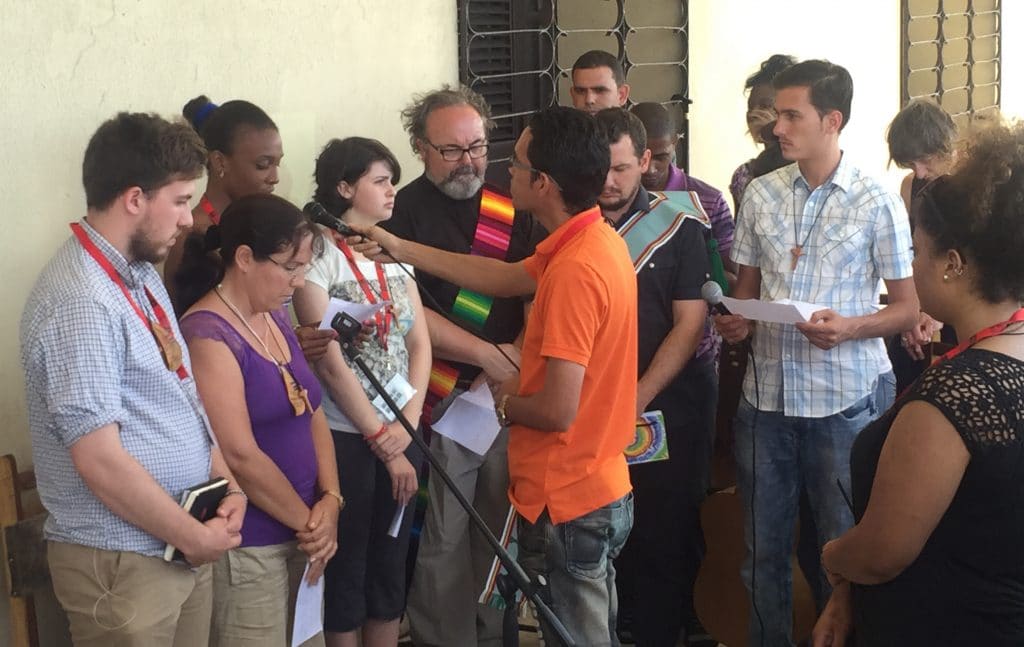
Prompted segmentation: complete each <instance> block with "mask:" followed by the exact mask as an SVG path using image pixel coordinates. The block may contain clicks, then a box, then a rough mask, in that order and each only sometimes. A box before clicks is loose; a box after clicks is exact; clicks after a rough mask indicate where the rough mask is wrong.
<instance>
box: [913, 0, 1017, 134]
mask: <svg viewBox="0 0 1024 647" xmlns="http://www.w3.org/2000/svg"><path fill="white" fill-rule="evenodd" d="M901 2H902V12H903V21H902V30H901V31H902V42H903V48H902V50H903V51H902V74H901V79H902V83H901V92H900V94H901V105H906V103H907V102H908V101H910V100H911V99H913V98H917V97H934V98H935V100H936V101H938V102H939V104H940V105H941V106H942V107H943V108H945V109H946V111H947V112H949V113H950V114H951V115H952V116H953V119H954V120H955V121H956V122H957V123H958V124H959V125H964V124H965V123H966V122H967V120H969V119H970V118H971V117H972V116H974V115H977V114H984V113H986V112H990V111H993V110H996V109H998V107H999V101H1000V94H1001V92H1000V90H1001V88H1000V82H1001V73H1002V69H1001V62H1000V59H1001V55H1002V40H1001V38H1002V37H1001V31H1002V13H1001V0H901Z"/></svg>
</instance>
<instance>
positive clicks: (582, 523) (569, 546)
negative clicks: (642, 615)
mask: <svg viewBox="0 0 1024 647" xmlns="http://www.w3.org/2000/svg"><path fill="white" fill-rule="evenodd" d="M632 526H633V494H632V493H630V494H627V495H626V496H624V497H622V498H621V499H619V500H617V501H613V502H612V503H609V504H608V505H606V506H604V507H601V508H598V509H597V510H594V511H593V512H589V513H587V514H585V515H583V516H582V517H577V518H575V519H573V520H571V521H566V522H565V523H560V524H553V523H551V517H549V516H548V511H547V510H545V511H544V512H542V513H541V515H540V517H538V518H537V521H536V523H530V522H529V521H527V520H526V519H524V518H523V517H519V525H518V529H517V532H518V542H519V563H520V565H522V567H523V570H525V571H526V573H527V575H529V576H530V579H532V580H536V578H537V576H538V575H542V576H544V579H545V581H546V582H547V586H546V587H544V588H542V590H541V597H542V598H543V599H544V600H545V601H546V602H547V603H548V605H549V606H550V607H551V610H552V611H553V612H554V614H555V617H557V618H558V619H559V621H561V623H562V624H563V625H564V626H565V628H566V629H567V630H568V631H569V635H570V636H572V639H573V641H574V642H575V643H576V644H577V645H588V646H591V645H592V646H593V647H603V646H609V645H610V646H613V647H618V645H619V641H618V638H617V637H616V635H615V616H616V607H617V605H618V602H617V598H616V595H615V566H614V565H613V560H614V558H615V557H616V556H617V555H618V554H619V551H620V550H622V545H623V544H625V543H626V538H627V537H629V530H630V528H631V527H632ZM541 632H542V633H543V634H544V641H545V644H548V645H555V646H557V645H558V644H559V643H558V640H557V638H555V633H554V631H552V629H551V627H550V626H548V623H546V622H544V621H543V620H541Z"/></svg>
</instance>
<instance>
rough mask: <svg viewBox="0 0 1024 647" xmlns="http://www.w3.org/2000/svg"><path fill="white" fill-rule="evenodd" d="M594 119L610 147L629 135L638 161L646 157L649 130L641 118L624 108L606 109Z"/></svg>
mask: <svg viewBox="0 0 1024 647" xmlns="http://www.w3.org/2000/svg"><path fill="white" fill-rule="evenodd" d="M594 119H596V120H597V127H598V128H599V129H600V130H601V132H602V133H603V134H604V136H605V139H607V140H608V144H609V145H611V144H618V143H619V140H620V139H622V137H623V136H624V135H629V140H630V141H631V142H633V152H634V153H636V156H637V159H639V158H641V157H643V156H644V151H646V150H647V130H646V129H645V128H644V124H643V122H641V121H640V118H639V117H637V116H636V115H634V114H633V113H631V112H628V111H626V110H623V109H622V108H605V109H604V110H601V111H600V112H598V113H597V114H596V115H594Z"/></svg>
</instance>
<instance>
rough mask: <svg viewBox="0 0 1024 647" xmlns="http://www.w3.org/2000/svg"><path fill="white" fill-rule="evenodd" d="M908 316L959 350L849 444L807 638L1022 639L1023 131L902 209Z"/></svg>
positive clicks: (979, 138) (970, 148) (968, 158)
mask: <svg viewBox="0 0 1024 647" xmlns="http://www.w3.org/2000/svg"><path fill="white" fill-rule="evenodd" d="M914 220H915V222H916V227H915V229H914V283H915V285H916V286H917V294H918V296H919V297H920V299H921V307H922V308H924V309H925V310H927V311H928V312H929V313H931V314H933V315H934V316H935V317H936V318H938V319H940V320H942V321H945V322H947V323H948V325H952V327H953V328H954V329H955V330H956V332H957V337H958V338H959V339H961V340H965V341H962V342H961V343H960V344H959V345H958V346H957V347H956V348H955V349H954V350H953V351H950V352H949V353H947V354H945V355H944V356H943V357H942V358H941V359H940V360H939V361H938V362H937V363H935V364H933V365H932V366H931V367H929V368H928V369H927V370H926V371H925V372H924V374H923V375H922V376H921V377H920V378H919V379H918V380H917V381H916V382H915V383H914V385H913V386H912V387H911V388H910V390H909V391H908V392H906V393H905V394H904V395H903V396H902V397H900V398H899V400H897V402H896V404H895V405H894V406H893V407H892V408H891V409H890V410H889V411H888V412H887V413H885V414H884V415H883V416H882V417H881V418H879V419H878V420H877V421H875V422H873V423H871V424H870V425H868V426H867V427H866V428H865V429H864V430H863V431H862V432H861V433H860V435H859V436H858V437H857V440H856V442H855V443H854V445H853V450H852V452H851V457H850V472H851V476H852V484H853V491H852V495H853V508H854V516H855V518H856V520H857V524H856V525H855V526H854V527H853V528H852V529H850V530H849V531H847V532H846V533H845V534H844V535H842V536H841V537H839V538H838V539H835V540H833V541H830V542H829V543H827V544H826V545H825V548H824V551H823V553H822V565H823V566H824V568H825V569H826V570H827V571H828V574H829V579H830V581H831V582H832V584H833V586H834V587H835V588H834V590H833V593H832V598H831V600H830V601H829V603H828V605H827V607H826V608H825V611H824V613H823V615H822V617H821V618H820V620H819V622H818V625H817V627H816V628H815V632H814V640H815V642H814V644H815V645H835V644H842V642H843V641H844V640H845V638H846V636H847V633H848V631H849V629H850V626H851V624H852V628H853V630H854V633H855V635H856V641H855V642H856V644H858V645H986V647H990V646H998V645H1024V560H1022V559H1021V546H1022V545H1024V512H1022V511H1024V479H1022V478H1021V474H1022V472H1024V415H1022V412H1024V309H1022V308H1021V304H1022V302H1024V256H1022V255H1021V253H1020V250H1021V249H1022V248H1024V126H1022V125H1021V124H1016V125H1013V126H995V127H993V128H992V129H990V130H985V131H982V132H979V133H977V134H976V136H974V137H972V140H971V141H970V142H969V144H968V145H967V147H966V148H965V150H964V151H963V154H962V155H960V157H959V159H958V160H957V162H956V164H955V169H954V171H953V174H952V175H948V176H940V177H939V178H938V179H936V180H935V181H934V182H932V183H931V184H930V185H929V186H927V187H926V188H925V189H924V190H923V191H922V192H921V194H920V195H919V197H918V199H917V200H915V205H914Z"/></svg>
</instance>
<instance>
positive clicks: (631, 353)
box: [365, 107, 637, 645]
mask: <svg viewBox="0 0 1024 647" xmlns="http://www.w3.org/2000/svg"><path fill="white" fill-rule="evenodd" d="M608 167H609V145H608V140H607V139H606V138H605V137H604V136H603V135H602V134H601V133H600V132H599V130H598V129H597V126H596V123H595V122H594V120H593V118H592V117H591V116H589V115H587V114H585V113H583V112H579V111H576V110H573V109H571V108H559V107H554V108H549V109H547V110H543V111H541V112H540V113H538V114H536V115H534V117H533V118H532V119H531V120H530V125H529V127H528V128H527V129H526V130H525V131H523V134H522V136H521V137H520V138H519V141H518V142H517V143H516V146H515V151H514V153H513V157H512V168H511V169H510V172H511V174H512V187H511V188H512V201H513V202H514V203H515V206H516V208H517V209H521V210H524V211H529V212H530V213H532V214H533V215H534V216H535V217H536V218H537V219H538V220H539V221H540V223H541V224H542V225H544V226H545V227H546V228H547V230H548V231H550V232H551V234H550V235H549V236H548V237H547V238H546V239H545V240H544V242H542V243H541V244H539V245H538V246H537V251H536V253H535V254H534V255H533V256H531V257H529V258H527V259H526V260H524V261H521V262H519V263H505V262H502V261H498V260H494V259H489V258H485V257H481V256H468V255H464V254H453V253H450V252H443V251H441V250H438V249H435V248H431V247H426V246H424V245H418V244H416V243H412V242H409V241H405V240H402V239H399V238H396V237H395V236H392V235H390V234H388V233H386V232H383V231H382V230H380V229H379V228H374V229H372V230H370V231H368V232H367V233H368V235H369V236H371V237H372V238H373V240H374V241H375V242H376V243H378V244H379V245H381V246H383V247H384V248H385V249H387V250H388V252H389V254H390V256H391V257H392V258H394V259H395V260H398V261H401V262H405V263H409V264H412V265H414V266H416V267H417V268H421V269H423V270H426V271H428V272H430V273H431V274H433V275H435V276H439V277H441V278H443V279H445V280H447V281H451V282H453V283H456V284H459V285H461V286H463V287H466V288H469V289H471V290H475V291H477V292H481V293H483V294H489V295H493V296H513V295H522V294H531V293H535V295H536V296H535V298H534V304H533V310H532V311H531V313H530V316H529V319H528V321H527V324H526V332H525V338H524V342H523V349H522V364H521V380H520V379H513V380H510V381H509V382H506V383H505V384H502V385H498V386H496V388H495V402H496V409H497V412H498V418H499V420H500V421H501V422H502V424H505V425H509V426H510V427H511V431H510V436H509V446H508V458H509V473H510V481H511V485H510V488H509V497H510V498H511V500H512V503H513V505H514V506H515V508H516V510H517V511H518V513H519V515H520V518H519V560H520V562H521V563H522V565H523V567H524V568H525V569H526V570H527V572H529V573H530V574H531V575H533V576H536V575H543V576H544V580H545V581H546V582H547V583H548V587H547V589H546V595H547V597H548V598H549V600H550V602H551V606H552V610H553V611H554V612H555V615H556V616H558V619H559V620H561V622H562V623H563V624H564V625H565V626H566V628H567V629H568V630H569V632H570V634H571V635H572V637H573V639H574V640H575V641H576V644H578V645H618V639H617V638H616V636H615V604H616V596H615V569H614V567H613V565H612V560H613V558H614V557H615V556H616V555H617V554H618V553H619V550H620V549H621V548H622V545H623V544H624V543H625V541H626V538H627V536H628V535H629V530H630V528H631V526H632V523H633V497H632V493H631V489H632V488H631V486H630V482H629V470H628V468H627V466H626V460H625V456H624V455H623V451H624V450H625V448H626V446H627V445H628V444H629V443H630V442H631V441H632V440H633V435H634V431H635V423H636V373H637V369H636V366H637V364H636V362H637V312H636V308H637V293H636V275H635V273H634V271H633V265H632V263H631V261H630V259H629V254H628V252H627V250H626V245H625V242H624V241H623V240H622V238H621V237H620V236H618V235H617V234H616V233H615V231H614V230H613V229H612V228H611V227H609V226H608V225H607V224H606V223H605V221H604V220H603V219H602V217H601V211H600V208H599V207H598V206H597V198H598V196H599V195H600V194H601V191H602V189H603V187H604V181H605V178H606V176H607V174H608ZM374 251H377V252H379V251H380V250H379V248H378V249H376V250H374V249H368V250H366V252H365V253H369V254H371V255H372V254H373V253H374ZM384 258H387V257H384ZM547 634H548V636H549V638H550V637H551V635H552V634H551V633H550V631H549V630H548V631H547Z"/></svg>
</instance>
